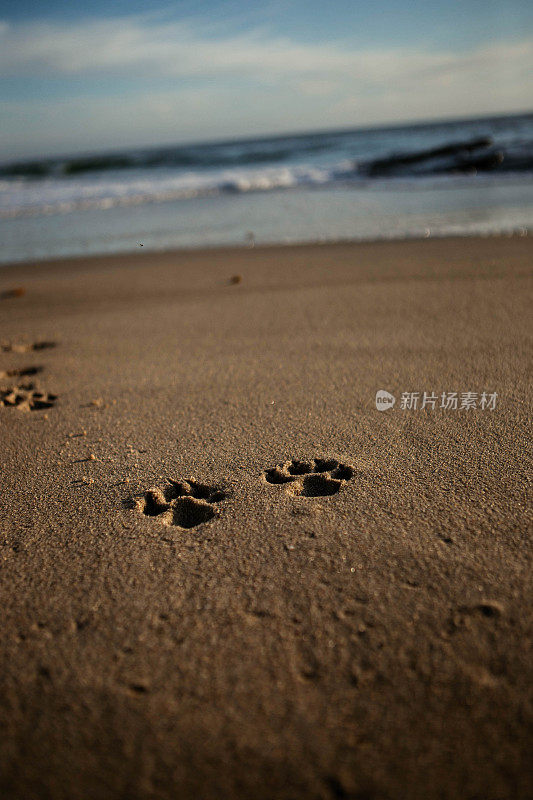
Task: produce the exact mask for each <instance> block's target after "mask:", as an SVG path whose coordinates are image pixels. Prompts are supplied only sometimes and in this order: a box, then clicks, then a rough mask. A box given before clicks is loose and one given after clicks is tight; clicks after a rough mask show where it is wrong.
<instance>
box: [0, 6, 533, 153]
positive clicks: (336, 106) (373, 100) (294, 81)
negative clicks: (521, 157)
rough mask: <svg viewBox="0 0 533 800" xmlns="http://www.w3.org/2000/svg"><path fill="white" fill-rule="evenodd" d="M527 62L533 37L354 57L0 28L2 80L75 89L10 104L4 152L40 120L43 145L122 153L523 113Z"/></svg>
mask: <svg viewBox="0 0 533 800" xmlns="http://www.w3.org/2000/svg"><path fill="white" fill-rule="evenodd" d="M532 64H533V38H524V39H523V40H522V41H519V42H498V43H492V44H487V45H485V46H483V47H477V48H475V49H471V50H469V51H465V52H463V53H456V52H453V51H452V50H441V51H437V50H432V51H430V50H427V49H424V48H423V47H421V48H420V49H418V50H413V49H412V48H400V47H397V48H388V49H385V48H382V49H371V50H360V49H355V48H354V49H353V50H352V49H350V48H349V47H348V46H347V45H346V44H344V45H341V44H339V43H335V42H329V43H317V44H312V43H304V44H302V43H298V42H296V41H293V40H291V39H289V38H283V37H279V36H272V35H270V34H268V32H267V31H264V30H252V31H249V32H247V33H244V34H240V35H233V36H231V35H227V34H225V35H224V34H222V33H221V32H220V31H218V32H216V35H215V32H214V31H213V30H206V29H202V28H200V27H199V26H198V25H197V24H195V25H192V24H186V23H169V24H163V23H161V21H160V20H158V19H157V18H152V17H149V16H146V17H142V16H136V17H124V18H121V19H110V20H100V21H89V22H86V23H84V24H74V23H66V22H64V23H56V24H52V23H47V24H44V23H40V24H37V23H34V24H21V25H11V26H10V25H7V24H5V23H2V22H0V78H1V77H2V76H16V77H19V78H21V77H22V78H24V77H30V76H38V77H40V78H47V77H49V78H55V79H56V80H57V79H59V80H61V79H63V80H65V79H68V78H70V77H76V79H77V86H78V87H80V88H79V91H80V92H81V95H80V98H79V99H76V100H75V101H70V100H68V101H67V100H65V99H62V100H50V101H49V102H44V101H37V100H35V101H31V100H27V101H24V100H23V99H21V100H20V101H17V102H13V101H12V102H11V103H8V104H7V108H6V107H5V111H7V115H5V116H4V119H5V120H6V122H5V123H4V140H5V142H6V145H7V148H8V150H9V154H10V155H11V154H12V153H13V154H15V153H16V154H18V153H21V152H22V151H23V150H24V151H27V150H28V148H31V144H30V141H31V137H32V135H33V134H32V120H33V123H35V120H36V119H38V120H39V130H40V133H41V135H42V139H41V141H42V142H43V147H45V146H46V149H50V150H51V149H53V150H55V151H56V152H58V151H61V150H65V149H66V150H75V149H83V148H92V147H95V148H96V147H111V146H113V145H114V144H115V143H117V142H116V140H117V138H119V139H120V141H119V142H118V144H119V145H124V144H136V143H147V144H149V143H150V142H154V143H157V142H163V141H169V142H170V141H178V140H184V139H187V138H199V139H208V138H217V137H219V136H232V135H239V134H242V135H254V134H259V133H268V132H282V131H287V130H303V129H306V128H307V129H309V128H321V127H334V126H343V125H346V126H348V125H357V124H372V123H381V122H389V121H391V122H392V121H401V120H407V119H417V118H426V119H428V118H435V117H445V116H454V115H461V114H464V115H468V114H471V115H475V114H483V113H499V112H506V111H514V110H520V109H523V108H527V106H528V105H529V104H530V102H531V97H533V74H532V70H531V65H532ZM124 77H126V78H129V79H131V80H132V81H136V80H137V81H138V82H139V90H138V92H137V93H136V95H135V97H134V98H133V97H132V95H131V92H130V94H129V95H126V94H123V95H120V94H118V93H117V92H115V93H113V92H112V91H110V92H109V96H108V97H96V96H94V93H91V92H89V91H87V92H86V95H85V97H84V96H83V87H84V86H85V87H87V88H91V86H93V85H94V82H95V81H100V80H102V79H104V78H105V79H106V85H111V86H112V85H113V81H114V80H117V79H118V78H124ZM146 79H150V81H151V84H152V87H151V91H148V89H147V88H146V83H145V81H146ZM169 79H170V80H171V81H172V82H173V83H174V88H173V89H172V90H169V89H168V84H169ZM190 79H194V87H195V88H194V90H193V89H191V87H190V85H189V83H190ZM158 81H162V83H161V85H160V91H157V86H158ZM153 86H155V87H156V89H155V91H154V89H153ZM65 95H66V90H65ZM33 127H34V125H33ZM34 136H35V139H37V136H38V133H37V132H36V133H35V134H34ZM46 142H47V143H48V144H46ZM2 155H4V154H2Z"/></svg>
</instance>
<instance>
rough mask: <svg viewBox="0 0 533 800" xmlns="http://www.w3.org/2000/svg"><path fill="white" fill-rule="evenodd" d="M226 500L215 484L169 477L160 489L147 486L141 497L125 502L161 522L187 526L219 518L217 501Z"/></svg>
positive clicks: (193, 526)
mask: <svg viewBox="0 0 533 800" xmlns="http://www.w3.org/2000/svg"><path fill="white" fill-rule="evenodd" d="M225 499H226V493H225V492H224V491H223V490H222V489H221V488H220V487H218V486H208V485H207V484H204V483H199V482H198V481H196V480H194V479H193V478H190V479H189V480H186V481H173V480H170V479H169V481H168V484H167V485H166V486H165V487H164V488H163V489H160V488H159V487H155V488H152V489H148V490H147V491H146V492H144V494H143V496H142V497H141V498H137V499H135V498H133V499H132V500H130V501H127V505H128V506H129V507H130V508H135V509H137V511H139V512H140V513H141V514H143V515H144V516H145V517H154V518H155V519H156V520H157V522H160V523H161V524H163V525H175V526H176V527H178V528H184V529H189V528H196V527H197V526H198V525H202V524H203V523H204V522H209V520H211V519H214V518H215V517H218V516H219V515H220V509H219V508H218V503H220V502H221V501H222V500H225Z"/></svg>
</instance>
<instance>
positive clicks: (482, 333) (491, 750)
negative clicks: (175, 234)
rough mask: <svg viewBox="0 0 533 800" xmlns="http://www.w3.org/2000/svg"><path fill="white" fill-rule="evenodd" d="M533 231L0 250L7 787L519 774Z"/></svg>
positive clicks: (394, 792) (290, 788) (372, 794)
mask: <svg viewBox="0 0 533 800" xmlns="http://www.w3.org/2000/svg"><path fill="white" fill-rule="evenodd" d="M532 255H533V243H532V241H531V238H527V237H523V238H520V237H514V238H503V237H489V238H479V239H477V238H461V239H460V238H457V239H453V238H450V239H440V240H432V239H428V240H413V241H405V242H381V243H368V244H366V243H364V244H336V245H323V246H318V245H302V246H294V247H282V246H275V247H268V248H255V249H245V248H240V249H226V250H203V251H200V250H198V251H194V250H191V251H182V252H173V253H170V252H169V253H161V254H151V253H145V252H143V251H142V249H141V248H139V252H138V254H135V255H127V256H126V255H124V256H109V257H100V258H98V257H95V258H90V259H89V258H87V259H83V258H81V259H72V260H63V261H55V262H41V263H36V264H25V265H14V266H8V267H3V268H2V269H1V271H0V294H1V295H2V297H1V299H0V325H1V328H0V345H1V348H0V373H1V377H0V387H1V388H2V394H1V399H2V405H1V407H0V430H1V443H2V448H1V454H2V491H1V494H0V513H1V520H2V525H1V532H0V543H1V545H2V546H1V548H0V557H1V560H0V566H1V572H0V607H1V609H2V637H1V644H0V730H1V731H2V734H1V736H0V775H1V777H0V794H1V795H2V797H3V798H5V800H15V799H16V800H34V799H35V800H41V798H49V799H50V800H82V798H83V800H85V799H86V798H91V800H100V799H101V800H115V798H116V799H117V800H118V798H121V799H124V800H134V799H137V800H148V799H150V800H156V799H157V800H159V799H160V800H167V798H168V800H171V798H172V800H175V799H176V798H180V800H183V799H185V798H193V797H194V798H200V799H201V800H215V798H216V800H222V798H239V799H242V800H245V799H246V800H247V799H248V798H254V800H262V799H263V798H264V799H265V800H266V799H267V798H268V799H269V800H272V798H275V800H289V799H290V800H297V799H298V800H299V799H300V798H302V800H303V798H306V800H315V798H316V800H336V799H338V798H340V799H341V800H344V799H346V798H351V799H353V800H382V799H383V800H385V799H387V798H390V799H391V800H402V798H405V799H406V800H411V799H412V800H437V798H438V800H443V799H444V798H446V799H447V798H450V800H451V799H452V798H453V800H458V799H459V800H461V799H462V798H465V799H466V798H469V799H471V800H474V799H476V800H504V799H507V798H509V800H510V799H511V798H513V799H514V800H519V799H520V798H524V800H525V798H529V797H531V793H532V792H533V781H532V775H531V768H530V764H529V757H530V755H531V713H530V712H531V706H530V701H531V668H530V664H531V632H532V629H531V600H532V593H531V555H532V553H531V542H530V539H529V533H530V531H531V516H530V513H529V509H530V506H528V500H529V497H528V493H527V489H528V477H529V476H530V475H531V457H530V436H531V432H530V422H531V413H530V412H531V405H530V401H531V396H530V392H531V383H530V380H529V375H528V368H530V353H531V286H532V283H531V265H532ZM232 278H234V280H232ZM17 289H19V290H20V291H18V292H17V291H14V290H17ZM378 390H387V391H388V392H390V393H391V394H392V395H394V397H395V398H396V402H395V405H394V407H393V408H391V409H389V410H388V411H383V412H381V411H379V410H377V409H376V405H375V396H376V392H377V391H378ZM424 392H425V393H426V395H427V397H431V396H432V395H433V394H434V395H435V398H436V399H435V401H434V407H433V405H432V403H428V402H426V407H425V408H424V409H422V408H421V407H420V406H421V405H422V399H423V394H424ZM454 392H455V393H457V396H458V407H457V408H454V407H453V401H452V402H451V404H450V407H448V408H446V407H444V408H443V407H441V401H442V394H443V393H444V394H446V395H447V396H448V395H449V394H450V393H454ZM404 393H409V394H411V393H414V394H418V395H419V396H418V398H417V408H412V407H411V408H409V407H405V408H403V407H402V399H401V398H402V395H403V394H404ZM467 393H472V395H475V397H474V399H473V402H474V403H475V406H476V407H470V408H467V407H463V408H461V407H460V406H461V403H462V400H463V398H462V395H464V394H467ZM483 394H485V399H484V400H482V396H483ZM490 396H492V397H493V400H492V407H491V405H490V402H491V401H490V400H489V398H490ZM426 399H427V398H426ZM470 399H471V400H472V396H470ZM407 402H408V401H406V400H404V404H406V403H407ZM409 402H410V403H411V405H412V404H414V402H415V400H414V399H413V398H411V400H410V401H409ZM465 402H466V403H468V401H467V400H466V399H465ZM483 406H484V407H483Z"/></svg>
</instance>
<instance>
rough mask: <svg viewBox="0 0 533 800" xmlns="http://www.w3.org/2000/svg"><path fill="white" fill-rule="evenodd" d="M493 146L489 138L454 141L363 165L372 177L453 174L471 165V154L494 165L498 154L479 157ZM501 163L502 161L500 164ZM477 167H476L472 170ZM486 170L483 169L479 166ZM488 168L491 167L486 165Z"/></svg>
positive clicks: (367, 174) (366, 172)
mask: <svg viewBox="0 0 533 800" xmlns="http://www.w3.org/2000/svg"><path fill="white" fill-rule="evenodd" d="M492 144H493V140H492V139H491V138H490V137H488V136H481V137H479V138H477V139H469V140H468V141H466V142H452V143H450V144H447V145H443V146H442V147H433V148H430V149H428V150H417V151H415V152H412V153H398V154H394V155H391V156H388V157H387V158H378V159H375V160H374V161H370V162H368V163H366V164H362V165H361V166H360V171H361V173H362V174H364V175H366V176H368V177H374V178H375V177H386V176H394V175H415V174H416V175H420V174H423V173H425V172H426V173H435V172H453V171H455V170H456V169H459V170H460V171H465V167H466V165H469V164H470V159H471V154H476V158H474V159H473V160H475V161H478V162H479V164H480V165H481V164H482V162H483V159H484V158H488V157H489V156H490V158H489V160H488V161H487V165H488V164H489V163H492V162H494V164H496V161H494V158H493V156H494V155H495V154H494V153H492V152H490V153H488V154H486V155H485V154H484V155H483V156H481V155H479V156H478V155H477V153H478V151H487V150H488V149H489V148H490V147H491V146H492ZM499 163H501V160H500V162H499ZM470 168H474V167H470ZM477 168H478V169H481V168H483V167H482V166H479V167H477ZM485 168H491V167H488V166H486V167H485Z"/></svg>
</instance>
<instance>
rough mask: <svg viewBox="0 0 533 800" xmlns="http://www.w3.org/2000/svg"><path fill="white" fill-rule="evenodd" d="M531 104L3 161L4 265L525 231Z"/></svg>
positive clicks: (531, 174) (0, 229)
mask: <svg viewBox="0 0 533 800" xmlns="http://www.w3.org/2000/svg"><path fill="white" fill-rule="evenodd" d="M532 189H533V114H522V115H516V116H506V117H497V118H483V119H472V120H458V121H451V122H442V123H431V124H417V125H403V126H394V127H382V128H371V129H370V128H366V129H357V130H343V131H333V132H332V131H329V132H325V133H324V132H323V133H309V134H298V135H291V136H275V137H268V138H262V139H249V140H241V141H226V142H214V143H209V144H188V145H176V146H172V147H170V146H166V147H151V148H138V149H135V150H124V151H118V150H116V151H113V152H108V153H93V154H87V155H82V156H80V155H77V156H71V157H68V156H65V157H62V158H58V157H56V158H46V159H33V160H31V161H25V162H16V163H15V162H11V163H7V162H5V163H2V164H0V241H1V243H2V247H1V248H0V262H1V263H10V262H15V261H27V260H34V259H45V258H52V257H63V256H76V255H89V254H103V253H117V252H131V251H134V250H137V249H138V248H139V247H140V246H141V245H142V246H143V247H144V248H145V249H146V250H152V251H154V250H166V249H171V248H191V247H212V246H218V245H242V246H251V245H253V244H254V243H255V244H273V243H296V242H326V241H347V240H371V239H386V238H409V237H419V236H445V235H450V234H454V235H470V234H480V235H491V234H517V235H527V234H528V232H529V231H530V230H532V229H533V191H532Z"/></svg>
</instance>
